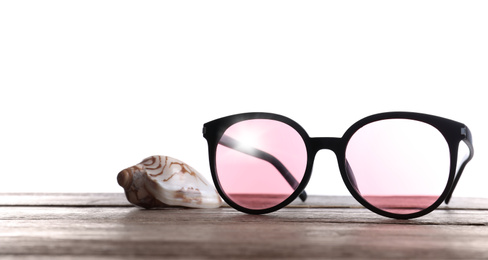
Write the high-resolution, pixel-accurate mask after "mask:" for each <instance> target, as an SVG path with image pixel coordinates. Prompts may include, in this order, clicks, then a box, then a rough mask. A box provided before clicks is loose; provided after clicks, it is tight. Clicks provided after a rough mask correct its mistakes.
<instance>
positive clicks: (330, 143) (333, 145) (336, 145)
mask: <svg viewBox="0 0 488 260" xmlns="http://www.w3.org/2000/svg"><path fill="white" fill-rule="evenodd" d="M311 144H312V150H313V152H314V154H315V153H317V152H318V151H320V150H324V149H328V150H332V151H333V152H334V153H335V154H338V152H339V150H340V147H341V146H342V139H341V138H335V137H314V138H311Z"/></svg>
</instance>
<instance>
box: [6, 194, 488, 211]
mask: <svg viewBox="0 0 488 260" xmlns="http://www.w3.org/2000/svg"><path fill="white" fill-rule="evenodd" d="M0 206H73V207H97V206H100V207H108V206H110V207H130V206H132V205H131V204H130V203H129V202H128V201H127V199H126V198H125V195H124V194H123V193H0ZM289 207H302V208H310V207H311V208H317V207H325V208H362V206H361V205H360V204H359V203H358V202H356V200H355V199H354V198H353V197H352V196H317V195H315V196H314V195H311V196H308V199H307V201H306V202H302V201H300V200H299V199H297V200H295V201H294V202H293V203H291V204H290V206H289ZM439 209H488V199H486V198H464V197H459V198H458V197H453V198H452V200H451V203H450V204H449V205H445V204H443V205H441V207H440V208H439Z"/></svg>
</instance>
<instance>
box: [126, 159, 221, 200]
mask: <svg viewBox="0 0 488 260" xmlns="http://www.w3.org/2000/svg"><path fill="white" fill-rule="evenodd" d="M117 182H118V183H119V185H120V186H121V187H123V188H124V190H125V195H126V197H127V200H129V202H130V203H132V204H134V205H137V206H140V207H143V208H147V209H148V208H158V207H168V206H183V207H191V208H218V207H220V206H221V205H222V200H221V199H220V196H219V194H218V193H217V191H216V190H215V188H214V186H213V185H212V184H210V183H209V182H208V181H207V180H206V179H205V178H204V177H203V176H202V175H201V174H200V173H198V172H197V171H196V170H195V169H193V168H192V167H190V166H189V165H188V164H186V163H184V162H182V161H180V160H178V159H175V158H172V157H169V156H161V155H155V156H151V157H148V158H146V159H144V160H143V161H142V162H141V163H139V164H137V165H135V166H132V167H129V168H127V169H124V170H122V171H121V172H119V174H118V175H117Z"/></svg>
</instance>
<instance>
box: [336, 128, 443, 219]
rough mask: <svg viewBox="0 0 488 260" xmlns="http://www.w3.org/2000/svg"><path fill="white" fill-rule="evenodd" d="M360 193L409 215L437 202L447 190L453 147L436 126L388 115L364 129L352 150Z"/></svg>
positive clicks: (375, 203) (352, 143) (349, 152)
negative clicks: (449, 145)
mask: <svg viewBox="0 0 488 260" xmlns="http://www.w3.org/2000/svg"><path fill="white" fill-rule="evenodd" d="M346 159H347V161H348V162H349V164H350V166H351V168H352V171H353V174H354V177H355V179H356V183H357V188H358V190H359V192H360V195H361V196H362V197H363V198H364V199H365V200H367V201H368V202H369V203H370V204H371V205H373V206H375V207H377V208H380V209H382V210H384V211H388V212H391V213H397V214H408V213H415V212H418V211H421V210H423V209H425V208H427V207H429V206H431V205H432V204H433V203H434V202H435V201H436V200H437V199H438V198H439V196H440V195H441V194H442V192H443V191H444V189H445V187H446V184H447V181H448V178H449V169H450V153H449V147H448V145H447V142H446V140H445V138H444V137H443V135H442V134H441V133H440V132H439V131H438V130H437V129H436V128H434V127H432V126H431V125H428V124H426V123H423V122H419V121H414V120H407V119H388V120H382V121H377V122H373V123H370V124H368V125H366V126H364V127H362V128H361V129H359V130H358V131H357V132H356V133H355V134H354V135H353V136H352V138H351V139H350V141H349V143H348V145H347V148H346Z"/></svg>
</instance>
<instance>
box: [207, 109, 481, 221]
mask: <svg viewBox="0 0 488 260" xmlns="http://www.w3.org/2000/svg"><path fill="white" fill-rule="evenodd" d="M252 119H268V120H275V121H279V122H282V123H285V124H287V125H289V126H290V127H292V128H293V129H294V130H295V131H296V132H297V133H298V134H299V135H300V136H301V138H302V140H303V142H304V144H305V147H306V151H307V165H306V168H305V173H304V176H303V179H302V181H301V182H300V183H299V185H298V187H297V188H296V189H295V191H294V192H293V193H292V194H291V195H290V196H289V197H288V198H287V199H285V200H284V201H283V202H281V203H279V204H277V205H275V206H272V207H269V208H265V209H249V208H246V207H242V206H241V205H239V204H237V203H235V202H234V201H233V200H232V199H230V198H229V197H228V196H227V194H226V193H225V192H224V189H223V188H222V185H221V184H220V181H219V178H218V174H217V171H216V152H217V146H218V143H219V140H220V138H221V137H222V135H223V134H224V132H225V131H226V130H227V129H228V128H229V127H230V126H232V125H234V124H236V123H238V122H242V121H246V120H252ZM387 119H409V120H415V121H419V122H423V123H426V124H429V125H431V126H433V127H434V128H436V129H437V130H438V131H439V132H440V133H441V134H442V136H443V137H444V139H445V141H446V142H447V144H448V147H449V152H450V170H449V177H448V181H447V183H446V187H445V188H444V190H443V192H442V194H441V195H440V196H439V197H438V198H437V200H436V201H435V202H434V203H433V204H432V205H431V206H429V207H427V208H425V209H422V210H420V211H418V212H414V213H408V214H398V213H392V212H389V211H385V210H382V209H380V208H377V207H375V206H373V205H372V204H370V203H369V202H368V201H367V200H365V199H364V198H363V197H362V196H361V195H360V194H359V192H358V191H357V190H356V188H355V187H354V185H353V184H352V183H351V180H350V179H349V177H348V174H347V171H346V149H347V145H348V142H349V141H350V139H351V137H352V136H353V135H354V134H355V133H356V132H357V131H358V130H359V129H361V128H362V127H364V126H365V125H367V124H370V123H373V122H377V121H381V120H387ZM203 135H204V138H205V139H206V140H207V143H208V153H209V162H210V170H211V175H212V179H213V181H214V184H215V186H216V189H217V191H218V192H219V194H220V196H221V197H222V199H223V200H224V201H225V202H226V203H227V204H228V205H229V206H231V207H233V208H235V209H237V210H239V211H241V212H245V213H248V214H266V213H270V212H273V211H276V210H279V209H281V208H283V207H285V206H286V205H288V204H290V203H291V202H292V201H294V200H295V199H296V198H297V197H298V196H299V195H300V193H301V192H302V191H304V189H305V187H306V186H307V184H308V182H309V180H310V178H311V175H312V168H313V164H314V160H315V157H316V154H317V152H318V151H320V150H322V149H328V150H331V151H332V152H334V154H335V155H336V158H337V163H338V166H339V171H340V173H341V177H342V179H343V182H344V184H345V185H346V187H347V189H348V190H349V192H350V194H351V195H352V196H353V197H354V198H355V199H356V201H358V202H359V203H360V204H361V205H363V206H364V207H365V208H367V209H369V210H371V211H372V212H375V213H377V214H379V215H382V216H385V217H389V218H396V219H411V218H417V217H420V216H424V215H426V214H428V213H430V212H431V211H433V210H434V209H436V208H438V207H439V205H440V204H441V203H442V202H443V201H446V202H448V201H449V199H450V195H451V194H452V191H453V189H454V187H455V185H456V183H457V181H458V180H459V177H460V174H458V176H456V168H457V157H458V148H459V143H460V142H461V141H465V143H466V144H467V145H468V147H469V148H470V157H469V158H468V159H467V160H466V161H465V162H464V163H463V165H462V166H461V168H462V169H463V168H464V166H465V165H466V164H467V162H468V161H469V160H470V159H471V157H472V156H473V147H472V137H471V133H470V131H469V129H468V128H467V127H466V126H465V125H464V124H462V123H459V122H456V121H453V120H450V119H447V118H443V117H439V116H434V115H429V114H422V113H414V112H385V113H379V114H374V115H370V116H367V117H365V118H363V119H361V120H359V121H357V122H355V123H354V124H352V125H351V126H350V127H349V128H348V129H347V130H346V131H345V132H344V134H343V136H342V137H313V138H312V137H310V136H309V135H308V133H307V132H306V131H305V129H304V128H303V127H302V126H301V125H299V124H298V123H297V122H295V121H294V120H292V119H290V118H288V117H286V116H282V115H279V114H274V113H267V112H250V113H241V114H234V115H230V116H226V117H222V118H219V119H215V120H213V121H210V122H208V123H205V124H204V127H203ZM462 169H461V170H460V171H461V172H462Z"/></svg>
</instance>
